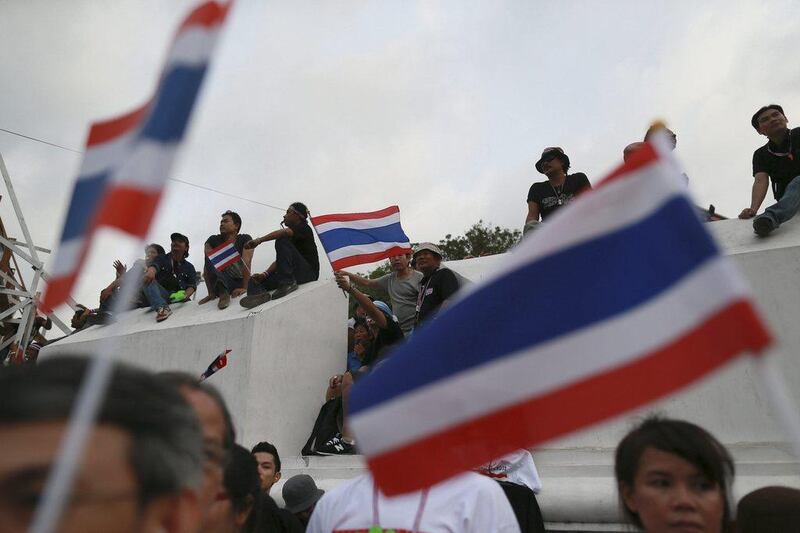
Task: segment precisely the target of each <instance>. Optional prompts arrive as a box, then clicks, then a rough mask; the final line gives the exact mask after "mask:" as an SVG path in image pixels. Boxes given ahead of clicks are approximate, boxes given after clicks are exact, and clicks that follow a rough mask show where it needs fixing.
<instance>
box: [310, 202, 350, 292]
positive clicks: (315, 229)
mask: <svg viewBox="0 0 800 533" xmlns="http://www.w3.org/2000/svg"><path fill="white" fill-rule="evenodd" d="M308 221H309V222H310V223H311V229H313V230H314V235H316V236H317V240H318V241H319V242H320V244H322V239H320V238H319V232H318V231H317V227H316V226H315V225H314V220H313V219H312V218H311V211H309V212H308ZM322 251H323V252H325V258H326V259H327V260H328V264H329V265H330V266H331V270H332V271H333V273H334V274H335V273H336V269H335V268H333V262H331V258H330V257H328V252H326V251H325V247H324V246H323V247H322ZM342 294H344V297H345V298H347V300H348V301H350V295H348V294H347V291H346V290H344V289H342Z"/></svg>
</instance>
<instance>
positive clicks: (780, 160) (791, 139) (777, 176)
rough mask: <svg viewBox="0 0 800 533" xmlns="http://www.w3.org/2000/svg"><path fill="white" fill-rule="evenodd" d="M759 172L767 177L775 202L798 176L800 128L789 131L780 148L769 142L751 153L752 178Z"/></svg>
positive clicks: (799, 169) (799, 166)
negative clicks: (769, 180) (770, 182)
mask: <svg viewBox="0 0 800 533" xmlns="http://www.w3.org/2000/svg"><path fill="white" fill-rule="evenodd" d="M770 151H772V153H770ZM775 154H786V155H775ZM790 154H791V157H790V156H789V155H790ZM759 172H766V173H767V174H768V175H769V177H770V179H771V180H772V193H773V194H774V195H775V199H776V200H780V199H781V197H782V196H783V193H784V191H785V190H786V186H787V185H789V182H790V181H792V180H793V179H794V178H795V177H796V176H800V128H794V129H793V130H791V131H790V132H789V135H787V136H786V139H784V141H783V144H782V145H781V146H776V145H774V144H772V141H769V142H768V143H767V144H765V145H764V146H762V147H761V148H759V149H758V150H756V151H755V152H753V176H755V175H756V174H758V173H759Z"/></svg>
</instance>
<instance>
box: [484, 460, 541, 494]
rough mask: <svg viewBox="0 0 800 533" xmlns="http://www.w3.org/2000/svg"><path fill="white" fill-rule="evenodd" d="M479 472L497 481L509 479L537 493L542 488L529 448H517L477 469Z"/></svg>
mask: <svg viewBox="0 0 800 533" xmlns="http://www.w3.org/2000/svg"><path fill="white" fill-rule="evenodd" d="M477 472H478V473H479V474H483V475H484V476H488V477H490V478H492V479H495V480H497V481H509V482H511V483H515V484H517V485H522V486H523V487H528V488H529V489H531V490H532V491H533V492H535V493H536V494H539V491H541V490H542V480H541V479H539V472H538V471H537V470H536V465H535V464H534V462H533V455H531V452H529V451H528V450H517V451H516V452H511V453H509V454H508V455H504V456H503V457H500V458H499V459H495V460H494V461H489V462H488V463H486V464H485V465H483V466H481V467H480V468H478V469H477Z"/></svg>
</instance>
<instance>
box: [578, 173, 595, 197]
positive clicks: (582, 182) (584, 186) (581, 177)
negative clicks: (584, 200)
mask: <svg viewBox="0 0 800 533" xmlns="http://www.w3.org/2000/svg"><path fill="white" fill-rule="evenodd" d="M577 176H578V192H577V193H575V194H580V193H582V192H583V191H587V190H589V189H591V188H592V184H591V183H589V178H587V177H586V174H584V173H583V172H579V173H578V174H577Z"/></svg>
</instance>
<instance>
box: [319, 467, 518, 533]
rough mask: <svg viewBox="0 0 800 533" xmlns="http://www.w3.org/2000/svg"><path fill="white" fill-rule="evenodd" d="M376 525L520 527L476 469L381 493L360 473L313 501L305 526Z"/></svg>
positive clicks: (325, 530) (505, 530) (491, 530)
mask: <svg viewBox="0 0 800 533" xmlns="http://www.w3.org/2000/svg"><path fill="white" fill-rule="evenodd" d="M409 474H411V473H409ZM412 475H413V474H412ZM377 528H381V529H380V530H382V531H389V530H394V531H397V532H400V531H404V532H411V531H413V532H425V533H437V532H452V531H459V532H463V533H519V525H518V524H517V519H516V518H515V516H514V512H513V511H512V509H511V505H509V503H508V500H507V499H506V496H505V494H504V493H503V490H502V489H501V488H500V486H499V485H498V484H497V483H495V482H494V481H492V480H491V479H489V478H487V477H484V476H481V475H479V474H476V473H474V472H467V473H464V474H461V475H459V476H457V477H454V478H452V479H449V480H447V481H444V482H442V483H439V484H438V485H434V486H433V487H431V488H430V489H425V490H422V491H417V492H412V493H409V494H402V495H400V496H394V497H391V498H389V497H386V496H384V495H383V494H381V493H380V491H379V490H378V489H377V487H376V485H375V482H374V481H373V479H372V476H371V475H370V474H362V475H360V476H358V477H356V478H353V479H351V480H348V481H345V482H344V483H341V484H340V485H338V486H337V487H336V488H334V489H333V490H330V491H328V492H327V493H326V494H325V495H324V496H323V497H322V498H321V499H320V500H319V502H317V506H316V508H315V509H314V514H312V515H311V521H310V522H309V524H308V529H307V531H308V533H338V532H345V531H346V532H348V533H360V532H363V533H369V532H370V531H376V530H378V529H377Z"/></svg>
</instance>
